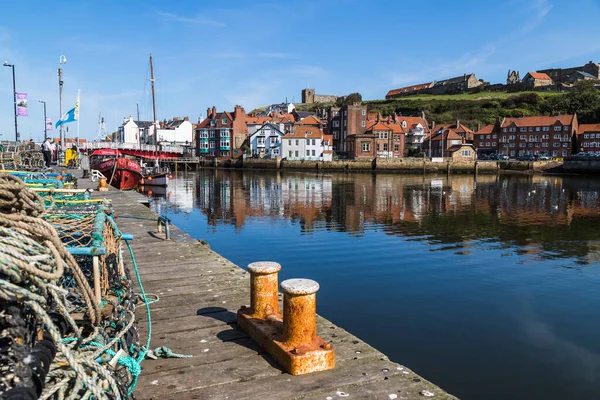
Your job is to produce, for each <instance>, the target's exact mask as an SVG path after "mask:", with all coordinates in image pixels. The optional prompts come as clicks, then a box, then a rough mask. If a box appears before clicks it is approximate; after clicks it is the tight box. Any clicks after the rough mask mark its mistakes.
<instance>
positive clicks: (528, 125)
mask: <svg viewBox="0 0 600 400" xmlns="http://www.w3.org/2000/svg"><path fill="white" fill-rule="evenodd" d="M578 131H579V123H578V122H577V115H576V114H571V115H559V116H534V117H521V118H504V119H502V120H500V118H497V119H496V123H495V124H494V125H493V128H491V129H490V127H489V126H486V127H484V128H483V129H482V130H479V131H478V132H477V133H476V134H475V139H474V140H473V142H474V144H475V147H476V148H477V150H478V152H479V153H480V154H503V155H507V156H509V157H511V158H514V157H519V156H524V155H547V156H551V157H567V156H570V155H571V154H573V153H574V152H575V150H576V145H577V133H578Z"/></svg>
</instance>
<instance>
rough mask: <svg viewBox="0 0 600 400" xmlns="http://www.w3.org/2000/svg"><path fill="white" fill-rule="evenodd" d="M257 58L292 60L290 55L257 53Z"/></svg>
mask: <svg viewBox="0 0 600 400" xmlns="http://www.w3.org/2000/svg"><path fill="white" fill-rule="evenodd" d="M258 56H259V57H263V58H294V56H293V55H292V54H288V53H258Z"/></svg>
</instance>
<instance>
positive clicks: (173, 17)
mask: <svg viewBox="0 0 600 400" xmlns="http://www.w3.org/2000/svg"><path fill="white" fill-rule="evenodd" d="M157 14H158V15H159V16H161V17H162V18H164V19H166V20H169V21H173V22H183V23H186V24H195V25H210V26H216V27H220V28H224V27H226V26H227V25H226V24H225V23H224V22H221V21H217V20H214V19H211V18H207V17H204V16H202V15H200V14H198V15H196V16H195V17H185V16H181V15H177V14H172V13H168V12H162V11H159V12H157Z"/></svg>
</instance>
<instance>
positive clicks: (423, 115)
mask: <svg viewBox="0 0 600 400" xmlns="http://www.w3.org/2000/svg"><path fill="white" fill-rule="evenodd" d="M421 119H422V120H425V110H421Z"/></svg>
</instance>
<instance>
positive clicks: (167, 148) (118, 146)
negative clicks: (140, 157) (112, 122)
mask: <svg viewBox="0 0 600 400" xmlns="http://www.w3.org/2000/svg"><path fill="white" fill-rule="evenodd" d="M79 145H80V149H81V150H97V149H114V150H140V151H155V149H156V148H155V146H154V145H152V144H137V143H116V142H85V143H80V144H79ZM158 152H159V153H177V154H183V147H182V146H171V145H165V144H161V145H158Z"/></svg>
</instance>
